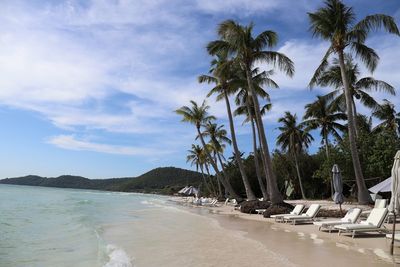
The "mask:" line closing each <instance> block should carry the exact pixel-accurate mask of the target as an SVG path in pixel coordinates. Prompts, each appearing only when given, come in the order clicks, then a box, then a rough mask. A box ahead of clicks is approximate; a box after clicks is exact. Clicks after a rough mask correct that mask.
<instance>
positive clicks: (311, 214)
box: [283, 204, 321, 224]
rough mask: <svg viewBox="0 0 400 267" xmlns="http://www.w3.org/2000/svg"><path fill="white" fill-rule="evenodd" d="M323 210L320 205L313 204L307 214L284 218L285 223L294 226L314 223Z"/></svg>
mask: <svg viewBox="0 0 400 267" xmlns="http://www.w3.org/2000/svg"><path fill="white" fill-rule="evenodd" d="M320 208H321V205H320V204H311V206H310V207H309V208H308V210H307V212H306V213H303V214H301V215H287V216H284V217H283V221H284V222H292V224H296V222H310V221H314V219H315V216H317V214H318V212H319V209H320Z"/></svg>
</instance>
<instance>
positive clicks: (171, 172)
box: [0, 167, 202, 195]
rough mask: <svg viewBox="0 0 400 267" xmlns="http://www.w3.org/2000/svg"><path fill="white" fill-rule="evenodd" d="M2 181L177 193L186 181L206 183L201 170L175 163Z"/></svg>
mask: <svg viewBox="0 0 400 267" xmlns="http://www.w3.org/2000/svg"><path fill="white" fill-rule="evenodd" d="M0 184H16V185H31V186H45V187H61V188H76V189H95V190H106V191H123V192H141V193H157V194H168V195H169V194H174V193H176V192H178V191H179V190H180V189H181V188H182V187H184V186H186V185H194V186H196V187H201V186H202V181H201V174H200V173H198V172H194V171H189V170H184V169H180V168H174V167H166V168H157V169H153V170H151V171H149V172H147V173H145V174H142V175H140V176H138V177H132V178H112V179H88V178H84V177H81V176H72V175H63V176H60V177H57V178H45V177H40V176H35V175H28V176H24V177H18V178H7V179H3V180H0Z"/></svg>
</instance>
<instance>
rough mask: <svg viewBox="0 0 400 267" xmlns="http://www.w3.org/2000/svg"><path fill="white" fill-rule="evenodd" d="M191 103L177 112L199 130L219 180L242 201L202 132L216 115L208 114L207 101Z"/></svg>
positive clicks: (204, 147) (198, 132)
mask: <svg viewBox="0 0 400 267" xmlns="http://www.w3.org/2000/svg"><path fill="white" fill-rule="evenodd" d="M190 103H191V104H192V106H191V107H187V106H183V107H181V108H179V109H177V110H175V112H176V113H177V114H179V115H182V117H183V118H182V121H183V122H188V123H191V124H194V125H195V127H196V130H197V134H198V136H199V138H200V141H201V144H202V145H203V149H204V151H205V153H206V156H207V158H208V160H209V162H210V164H211V166H212V167H213V169H214V171H215V173H216V176H217V178H218V180H219V181H220V182H221V184H222V185H223V186H224V187H225V189H226V190H227V191H228V193H229V194H230V195H231V197H233V198H235V199H236V200H237V201H238V202H240V201H242V198H241V197H240V196H239V195H238V194H237V193H236V192H235V191H234V190H233V188H232V185H231V184H230V183H229V181H228V180H227V179H226V178H225V175H224V174H223V173H221V172H220V171H219V169H218V166H217V164H216V162H215V161H214V159H213V158H212V156H211V154H210V151H209V150H208V149H207V144H206V142H205V141H204V138H203V135H202V134H201V126H202V125H204V124H205V123H207V122H208V121H210V120H214V119H215V117H214V116H210V115H209V114H208V109H209V108H210V107H209V106H208V105H206V102H205V101H203V103H202V104H201V106H199V105H198V104H197V103H196V102H195V101H193V100H191V101H190Z"/></svg>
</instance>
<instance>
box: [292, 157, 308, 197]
mask: <svg viewBox="0 0 400 267" xmlns="http://www.w3.org/2000/svg"><path fill="white" fill-rule="evenodd" d="M293 157H294V164H295V166H296V172H297V178H298V179H299V185H300V191H301V198H302V199H306V195H305V193H304V188H303V182H302V181H301V175H300V168H299V162H298V160H297V155H296V153H294V154H293Z"/></svg>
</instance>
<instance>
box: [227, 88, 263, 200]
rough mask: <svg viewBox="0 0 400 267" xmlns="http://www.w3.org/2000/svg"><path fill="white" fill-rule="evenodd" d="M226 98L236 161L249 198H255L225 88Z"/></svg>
mask: <svg viewBox="0 0 400 267" xmlns="http://www.w3.org/2000/svg"><path fill="white" fill-rule="evenodd" d="M224 98H225V103H226V110H227V113H228V119H229V127H230V130H231V138H232V145H233V150H234V152H235V158H236V162H237V164H238V167H239V171H240V174H241V175H242V180H243V184H244V189H245V190H246V196H247V200H255V199H256V196H255V195H254V192H253V190H252V189H251V186H250V182H249V179H248V177H247V174H246V171H245V170H244V165H243V162H242V158H241V157H240V151H239V147H238V145H237V142H236V134H235V127H234V125H233V118H232V111H231V105H230V103H229V98H228V95H227V93H226V90H225V89H224Z"/></svg>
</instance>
